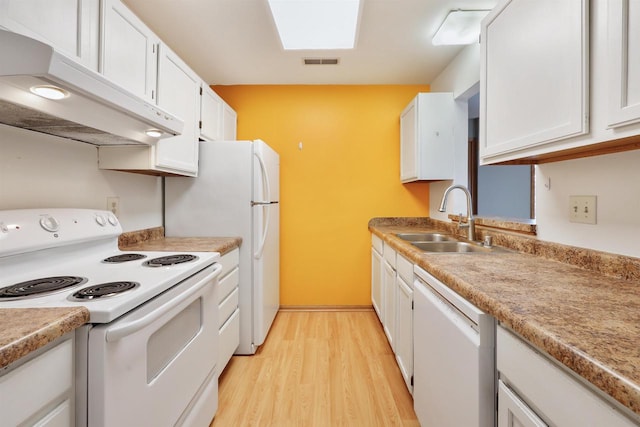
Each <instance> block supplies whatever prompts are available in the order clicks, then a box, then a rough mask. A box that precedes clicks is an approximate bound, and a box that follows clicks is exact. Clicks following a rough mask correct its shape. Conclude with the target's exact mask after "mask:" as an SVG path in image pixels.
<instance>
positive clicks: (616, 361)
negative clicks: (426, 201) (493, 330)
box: [369, 220, 640, 414]
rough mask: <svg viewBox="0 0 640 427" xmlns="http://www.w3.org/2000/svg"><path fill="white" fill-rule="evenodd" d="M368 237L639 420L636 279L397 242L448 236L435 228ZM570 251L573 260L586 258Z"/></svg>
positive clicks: (411, 227) (379, 228)
mask: <svg viewBox="0 0 640 427" xmlns="http://www.w3.org/2000/svg"><path fill="white" fill-rule="evenodd" d="M369 230H370V231H371V232H372V233H374V234H376V235H377V236H379V237H381V238H382V239H383V240H384V241H385V242H386V244H389V245H390V246H391V247H393V248H394V249H396V251H397V252H398V253H399V254H402V255H403V256H404V257H405V258H407V259H409V260H410V261H412V262H413V263H415V264H417V265H419V266H421V267H422V268H424V269H425V270H427V271H428V272H429V273H431V274H432V275H433V276H435V277H436V278H438V279H439V280H441V281H442V282H443V283H445V284H446V285H447V286H449V287H450V288H451V289H453V290H454V291H456V292H457V293H458V294H460V295H462V296H463V297H465V298H466V299H467V300H469V301H470V302H472V303H473V304H475V305H476V306H477V307H478V308H480V309H481V310H483V311H485V312H487V313H490V314H492V315H493V316H495V317H496V318H497V319H498V321H500V322H501V323H502V324H503V325H505V326H507V327H509V328H510V329H512V330H513V331H515V332H517V333H518V334H520V335H521V336H522V337H523V338H525V339H526V340H528V341H529V342H530V343H531V344H533V345H534V346H535V347H537V348H539V349H541V350H543V351H544V352H546V353H547V354H548V355H550V356H551V357H553V358H555V359H556V360H558V361H559V362H560V363H562V364H564V365H565V366H566V367H568V368H569V369H571V370H572V371H574V372H575V373H577V374H578V375H580V376H581V377H583V378H584V379H586V380H587V381H589V382H590V383H591V384H593V385H594V386H595V387H597V388H599V389H600V390H602V391H603V392H605V393H606V394H608V395H610V396H611V397H613V398H614V399H615V400H617V401H618V402H620V403H622V404H623V405H624V406H626V407H628V408H629V409H631V410H632V411H633V412H635V413H636V414H640V317H639V316H640V281H639V280H638V279H637V278H633V277H632V278H631V279H626V280H625V279H623V278H619V277H614V276H616V274H611V275H605V274H602V273H600V272H598V271H597V270H599V269H600V267H599V266H589V265H583V266H582V268H581V267H577V266H574V265H570V264H567V263H564V262H558V261H554V260H551V259H547V258H543V257H542V256H536V255H531V254H527V253H520V252H515V251H514V252H506V253H505V252H502V253H488V254H482V253H475V254H445V253H439V254H428V253H424V252H422V251H420V250H418V249H417V248H415V247H414V246H412V245H411V244H409V243H407V242H405V241H404V240H401V239H399V238H398V237H396V236H395V234H396V233H400V232H407V231H442V230H441V229H437V228H436V227H434V224H431V223H429V222H426V223H425V222H423V223H413V224H401V223H396V224H393V223H388V222H387V223H386V224H385V222H384V221H383V222H378V223H376V221H375V220H372V222H370V224H369ZM494 241H495V237H494ZM521 244H522V243H521ZM525 244H526V243H525ZM531 244H534V243H531ZM538 244H539V243H538ZM554 247H555V253H556V254H557V255H558V256H559V257H563V256H564V257H566V256H570V255H567V254H564V255H562V254H560V252H562V248H561V245H557V244H556V245H554ZM565 248H566V249H567V252H568V253H569V254H571V253H574V252H575V253H578V252H579V251H576V250H575V249H576V248H570V247H565ZM594 252H595V251H594ZM598 255H599V253H595V254H594V258H595V259H597V257H598ZM619 258H627V257H619ZM618 261H620V260H618ZM636 261H640V260H637V259H635V258H631V259H627V264H625V263H624V262H621V263H620V264H621V265H628V264H629V263H630V265H632V266H634V265H635V264H636ZM578 264H579V262H578ZM585 267H587V268H585ZM590 267H594V268H593V269H591V268H590ZM594 270H596V271H594Z"/></svg>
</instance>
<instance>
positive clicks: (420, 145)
mask: <svg viewBox="0 0 640 427" xmlns="http://www.w3.org/2000/svg"><path fill="white" fill-rule="evenodd" d="M453 106H454V101H453V94H451V93H420V94H418V96H416V97H415V98H414V99H413V101H411V102H410V103H409V105H408V106H407V107H406V108H405V109H404V111H402V114H401V115H400V180H401V181H402V182H413V181H422V180H424V181H431V180H443V179H453V172H454V164H453V162H454V158H453V154H454V153H453V148H454V145H453Z"/></svg>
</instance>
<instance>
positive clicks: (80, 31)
mask: <svg viewBox="0 0 640 427" xmlns="http://www.w3.org/2000/svg"><path fill="white" fill-rule="evenodd" d="M99 16H100V9H99V0H29V1H25V0H0V27H3V28H4V29H6V30H9V31H12V32H14V33H19V34H22V35H25V36H27V37H31V38H33V39H36V40H39V41H41V42H44V43H47V44H49V45H51V46H53V47H54V48H55V49H57V50H58V51H60V52H61V53H63V54H65V55H67V56H68V57H70V58H72V59H73V60H75V61H77V62H79V63H80V64H82V65H84V66H85V67H87V68H90V69H92V70H94V71H97V70H98V58H99V56H98V52H99V36H100V34H99V24H100V23H99Z"/></svg>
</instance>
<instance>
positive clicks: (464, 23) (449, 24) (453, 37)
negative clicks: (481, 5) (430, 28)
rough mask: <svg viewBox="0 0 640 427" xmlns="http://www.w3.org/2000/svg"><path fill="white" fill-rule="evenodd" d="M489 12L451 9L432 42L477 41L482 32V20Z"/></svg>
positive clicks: (454, 43) (442, 43)
mask: <svg viewBox="0 0 640 427" xmlns="http://www.w3.org/2000/svg"><path fill="white" fill-rule="evenodd" d="M488 13H489V11H488V10H452V11H450V12H449V14H448V15H447V17H446V18H445V20H444V22H443V23H442V25H441V26H440V28H438V31H437V32H436V34H435V35H434V36H433V39H432V40H431V42H432V43H433V44H434V45H460V44H472V43H477V42H478V35H479V34H480V21H482V19H483V18H484V17H485V16H487V14H488Z"/></svg>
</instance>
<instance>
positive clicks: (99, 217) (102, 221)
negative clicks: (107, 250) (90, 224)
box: [96, 215, 107, 227]
mask: <svg viewBox="0 0 640 427" xmlns="http://www.w3.org/2000/svg"><path fill="white" fill-rule="evenodd" d="M96 223H97V224H98V225H99V226H100V227H104V226H105V225H107V220H106V219H104V217H103V216H102V215H96Z"/></svg>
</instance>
